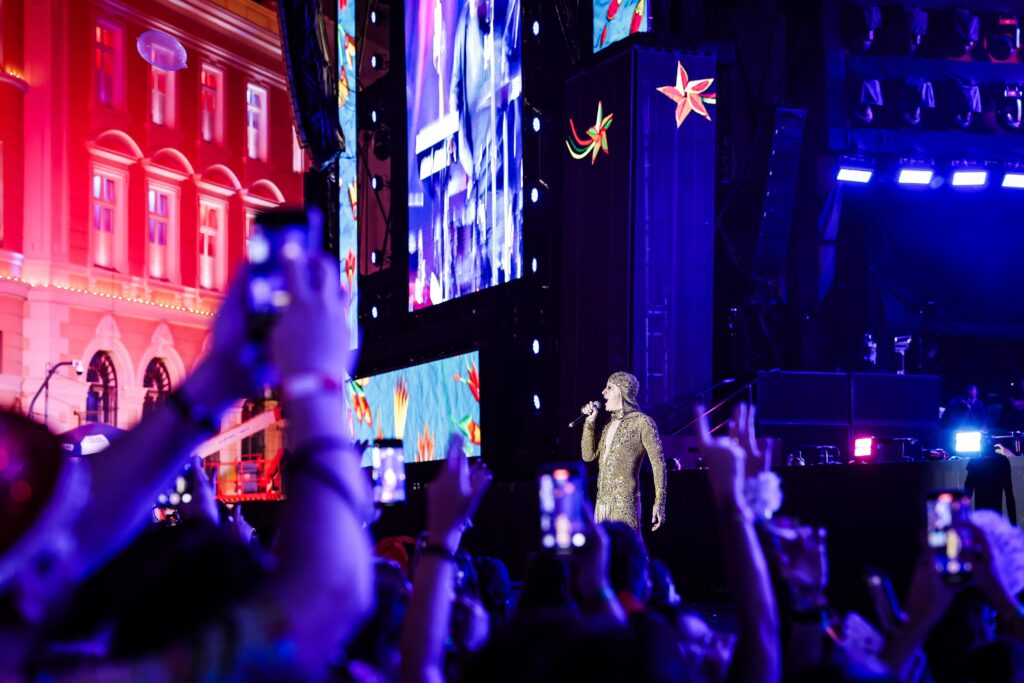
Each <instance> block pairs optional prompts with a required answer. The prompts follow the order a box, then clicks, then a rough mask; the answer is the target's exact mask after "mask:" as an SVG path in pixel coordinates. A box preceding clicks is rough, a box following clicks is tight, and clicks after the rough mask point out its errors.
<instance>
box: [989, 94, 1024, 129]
mask: <svg viewBox="0 0 1024 683" xmlns="http://www.w3.org/2000/svg"><path fill="white" fill-rule="evenodd" d="M1022 96H1024V89H1022V88H1021V86H1020V85H1018V84H1010V83H1007V84H1006V87H1005V88H1003V96H1002V97H1001V98H999V100H998V102H997V104H996V120H997V121H999V124H1000V125H1001V126H1004V127H1006V128H1008V129H1010V130H1020V124H1021V120H1022V119H1024V116H1022V114H1024V106H1022V104H1021V98H1022Z"/></svg>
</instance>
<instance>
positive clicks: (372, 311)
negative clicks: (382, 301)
mask: <svg viewBox="0 0 1024 683" xmlns="http://www.w3.org/2000/svg"><path fill="white" fill-rule="evenodd" d="M377 315H378V313H377V307H376V306H371V307H370V316H371V317H372V318H373V319H374V320H376V319H377Z"/></svg>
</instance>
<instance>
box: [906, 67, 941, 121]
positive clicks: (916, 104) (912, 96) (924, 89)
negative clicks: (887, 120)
mask: <svg viewBox="0 0 1024 683" xmlns="http://www.w3.org/2000/svg"><path fill="white" fill-rule="evenodd" d="M934 108H935V90H934V89H933V88H932V84H931V81H925V80H922V79H920V78H916V79H911V80H908V81H907V82H906V83H904V85H903V122H904V123H906V124H907V125H909V126H915V127H916V126H919V125H920V124H921V116H922V114H921V112H922V111H923V110H925V109H934Z"/></svg>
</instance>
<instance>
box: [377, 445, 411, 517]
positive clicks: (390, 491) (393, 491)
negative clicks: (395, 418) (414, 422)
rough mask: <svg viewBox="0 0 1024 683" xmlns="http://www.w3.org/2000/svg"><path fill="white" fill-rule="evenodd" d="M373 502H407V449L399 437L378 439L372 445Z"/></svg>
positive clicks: (382, 503)
mask: <svg viewBox="0 0 1024 683" xmlns="http://www.w3.org/2000/svg"><path fill="white" fill-rule="evenodd" d="M369 448H370V476H371V479H372V481H373V502H375V503H379V504H380V505H393V504H395V503H404V502H405V450H404V449H403V447H402V442H401V441H400V440H398V439H378V440H376V441H374V442H373V445H371V446H370V447H369Z"/></svg>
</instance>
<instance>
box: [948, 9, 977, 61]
mask: <svg viewBox="0 0 1024 683" xmlns="http://www.w3.org/2000/svg"><path fill="white" fill-rule="evenodd" d="M947 33H948V35H947V37H946V52H948V53H949V55H950V56H951V57H963V56H964V55H965V54H967V53H968V52H970V51H971V50H973V49H974V46H975V45H976V44H977V42H978V38H979V37H980V36H981V22H980V21H979V20H978V15H977V14H975V13H974V12H972V11H971V10H969V9H967V8H966V7H957V8H954V9H953V12H952V15H951V24H950V27H949V30H948V31H947Z"/></svg>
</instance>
